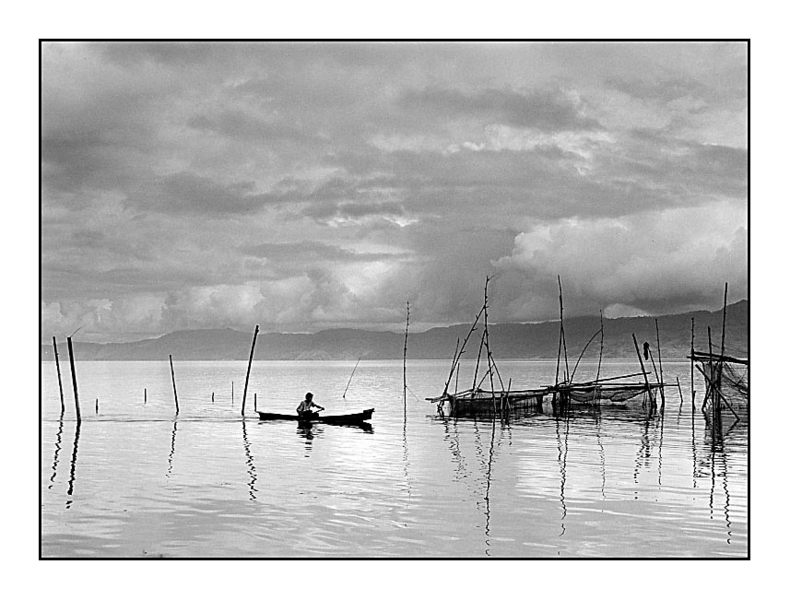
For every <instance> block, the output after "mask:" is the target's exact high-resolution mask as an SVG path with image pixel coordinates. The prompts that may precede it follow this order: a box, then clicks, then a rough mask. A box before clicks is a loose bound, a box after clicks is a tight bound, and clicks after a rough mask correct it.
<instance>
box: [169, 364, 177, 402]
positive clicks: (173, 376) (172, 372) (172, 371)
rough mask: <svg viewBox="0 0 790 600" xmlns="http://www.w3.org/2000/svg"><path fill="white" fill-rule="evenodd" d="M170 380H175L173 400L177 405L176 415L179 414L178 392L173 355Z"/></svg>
mask: <svg viewBox="0 0 790 600" xmlns="http://www.w3.org/2000/svg"><path fill="white" fill-rule="evenodd" d="M169 356H170V378H171V379H172V380H173V399H174V400H175V403H176V415H177V414H178V392H177V391H176V372H175V371H174V370H173V355H172V354H170V355H169Z"/></svg>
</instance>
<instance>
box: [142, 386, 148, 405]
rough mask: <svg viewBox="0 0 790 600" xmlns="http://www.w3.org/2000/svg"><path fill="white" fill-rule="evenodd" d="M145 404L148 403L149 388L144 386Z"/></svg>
mask: <svg viewBox="0 0 790 600" xmlns="http://www.w3.org/2000/svg"><path fill="white" fill-rule="evenodd" d="M143 404H148V388H143Z"/></svg>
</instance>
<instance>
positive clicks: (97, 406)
mask: <svg viewBox="0 0 790 600" xmlns="http://www.w3.org/2000/svg"><path fill="white" fill-rule="evenodd" d="M96 414H97V415H98V414H99V399H98V398H96Z"/></svg>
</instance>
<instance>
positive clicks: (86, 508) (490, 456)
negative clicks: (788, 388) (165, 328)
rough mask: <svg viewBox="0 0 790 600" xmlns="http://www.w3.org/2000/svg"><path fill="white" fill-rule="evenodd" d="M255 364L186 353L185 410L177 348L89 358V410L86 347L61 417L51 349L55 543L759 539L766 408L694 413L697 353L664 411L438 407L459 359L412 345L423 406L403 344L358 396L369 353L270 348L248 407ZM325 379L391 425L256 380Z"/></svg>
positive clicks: (622, 547) (51, 529) (714, 544)
mask: <svg viewBox="0 0 790 600" xmlns="http://www.w3.org/2000/svg"><path fill="white" fill-rule="evenodd" d="M62 367H63V365H62ZM246 367H247V365H246V363H245V362H176V363H175V375H176V382H177V389H178V398H179V408H180V410H179V414H178V417H177V418H176V417H175V416H174V401H173V389H172V383H171V378H170V367H169V364H168V363H167V362H166V361H164V362H78V363H77V366H76V369H77V375H78V380H79V394H80V400H81V407H82V417H83V418H82V423H81V425H80V426H79V427H78V426H77V424H76V422H75V420H74V404H73V397H72V392H71V381H70V374H69V373H68V365H65V370H64V373H63V383H64V388H65V393H66V411H65V414H64V415H63V418H61V415H60V399H59V393H58V384H57V375H56V371H55V365H54V363H49V362H47V363H43V364H42V418H43V422H42V428H41V453H42V454H41V457H42V458H41V516H42V519H41V545H42V556H44V557H146V556H151V557H158V556H164V557H475V558H478V557H479V558H484V557H744V556H746V555H747V543H748V538H747V534H748V521H747V509H748V504H747V482H748V477H747V475H748V473H747V465H748V445H747V443H748V421H747V419H746V415H745V414H742V415H741V416H742V417H743V418H742V420H741V421H735V419H734V418H730V417H728V418H725V419H723V420H722V423H720V424H719V426H717V427H711V426H710V425H709V424H708V423H706V419H705V418H704V416H703V415H702V414H701V413H700V412H699V410H697V412H692V410H691V406H690V404H691V403H690V390H689V388H688V377H689V368H688V363H668V364H667V363H665V364H664V374H665V380H667V381H675V377H676V376H677V377H679V379H680V382H681V385H682V386H683V394H684V403H683V406H682V408H681V406H680V398H679V396H678V392H677V390H676V389H669V390H668V391H667V396H666V403H665V406H664V412H663V417H662V414H661V412H660V410H659V411H649V410H646V409H644V408H643V407H642V404H641V402H639V401H637V402H633V403H631V405H629V407H627V408H623V407H617V406H614V405H604V406H602V407H601V410H590V409H578V410H573V411H571V412H570V413H569V414H565V415H559V416H556V417H555V416H553V415H552V411H551V404H550V402H546V403H545V404H544V407H545V410H544V413H543V414H541V413H538V412H537V411H529V412H527V413H526V414H523V415H520V416H518V417H516V418H512V419H510V421H509V422H507V423H505V422H502V421H499V420H493V421H492V420H491V419H478V420H473V419H457V420H455V419H445V418H440V417H438V416H437V415H436V413H435V407H434V406H433V405H431V404H430V403H428V402H426V401H425V400H423V398H424V397H425V396H432V395H437V394H438V393H440V392H441V390H442V388H443V386H444V381H445V379H446V376H447V370H448V368H449V364H448V361H409V364H408V381H409V388H410V389H409V392H408V394H407V401H406V410H405V412H404V402H403V389H402V381H403V371H402V363H400V362H399V361H377V362H373V361H363V362H361V363H360V364H359V367H358V368H357V371H356V374H355V375H354V378H353V380H352V381H351V385H350V387H349V388H348V392H347V393H346V398H345V399H343V398H342V395H343V392H344V390H345V388H346V385H347V384H348V378H349V375H350V374H351V371H352V369H353V367H354V361H351V362H307V361H305V362H293V361H259V362H256V363H255V364H254V366H253V372H252V376H251V378H250V385H249V391H248V393H247V418H246V419H242V417H241V415H240V410H241V396H242V392H243V386H244V374H245V371H246ZM499 367H500V371H501V372H502V374H503V376H505V377H506V378H507V379H510V378H512V386H513V388H514V389H517V388H519V387H533V386H535V385H536V384H541V383H551V382H553V379H554V369H555V364H554V363H553V362H541V361H530V362H525V361H502V362H500V363H499ZM596 368H597V362H594V363H593V362H591V363H589V364H582V365H581V366H580V367H579V374H578V375H577V378H576V379H577V380H579V379H585V378H588V377H590V376H594V374H595V370H596ZM472 370H473V367H472V366H471V365H465V366H464V367H463V369H462V374H461V379H462V385H463V381H464V379H465V378H467V377H469V378H471V376H472ZM638 370H639V366H638V363H636V364H631V363H611V362H610V363H608V364H606V365H604V368H603V373H602V375H617V374H622V373H631V372H635V371H638ZM700 384H701V382H699V381H698V382H697V385H698V386H699V385H700ZM144 390H146V391H145V392H144ZM306 391H312V392H313V393H315V394H316V401H317V402H318V403H319V404H322V405H324V406H326V407H327V409H329V410H330V411H331V410H337V411H344V410H351V409H355V408H367V407H375V408H376V412H375V413H374V417H373V420H372V421H371V424H372V428H369V429H362V428H358V427H345V426H333V425H324V424H314V425H313V426H312V427H308V428H305V427H300V426H299V424H298V423H296V422H258V421H257V420H256V418H255V413H254V412H253V405H254V394H257V404H258V407H259V408H261V409H262V410H267V411H285V412H292V411H293V410H294V408H295V406H296V405H297V404H298V402H299V401H300V399H301V398H302V397H303V396H304V393H305V392H306ZM212 393H213V394H214V402H212V398H211V397H212ZM97 398H98V413H97V412H96V399H97ZM144 400H145V401H144Z"/></svg>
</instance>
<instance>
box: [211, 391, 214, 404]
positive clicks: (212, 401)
mask: <svg viewBox="0 0 790 600" xmlns="http://www.w3.org/2000/svg"><path fill="white" fill-rule="evenodd" d="M211 403H212V404H213V403H214V392H211Z"/></svg>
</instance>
